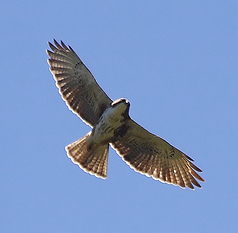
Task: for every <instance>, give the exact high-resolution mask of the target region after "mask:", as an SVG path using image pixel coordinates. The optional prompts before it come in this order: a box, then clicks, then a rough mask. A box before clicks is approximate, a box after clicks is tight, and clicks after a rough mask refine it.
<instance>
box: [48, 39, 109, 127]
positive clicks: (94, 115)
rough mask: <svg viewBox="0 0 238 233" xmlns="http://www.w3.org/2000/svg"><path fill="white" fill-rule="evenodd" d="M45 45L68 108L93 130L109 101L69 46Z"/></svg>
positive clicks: (56, 43)
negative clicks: (48, 48)
mask: <svg viewBox="0 0 238 233" xmlns="http://www.w3.org/2000/svg"><path fill="white" fill-rule="evenodd" d="M54 44H55V45H53V44H52V43H50V42H49V46H50V49H51V50H52V51H50V50H47V51H46V52H47V54H48V56H49V59H48V64H49V66H50V71H51V73H52V75H53V77H54V79H55V81H56V86H57V87H58V88H59V93H60V95H61V97H62V99H63V100H64V101H65V102H66V104H67V106H68V108H69V109H70V110H71V111H72V112H74V113H75V114H76V115H78V116H79V117H80V118H81V119H82V120H83V121H84V122H85V123H86V124H88V125H90V126H92V127H93V125H94V124H96V122H97V121H98V119H99V118H100V116H101V114H102V113H103V112H104V110H105V109H106V108H107V107H108V106H110V104H111V102H112V100H111V99H110V98H109V97H108V96H107V95H106V93H105V92H104V91H103V90H102V89H101V87H100V86H99V85H98V84H97V82H96V80H95V78H94V77H93V75H92V74H91V72H90V71H89V70H88V68H87V67H86V66H85V65H84V64H83V62H82V61H81V59H80V58H79V57H78V56H77V54H76V53H75V52H74V50H73V49H72V48H71V47H70V46H68V47H67V46H66V45H65V44H64V43H63V42H62V41H61V45H60V44H59V43H58V42H57V41H56V40H55V39H54Z"/></svg>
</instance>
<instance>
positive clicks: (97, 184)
mask: <svg viewBox="0 0 238 233" xmlns="http://www.w3.org/2000/svg"><path fill="white" fill-rule="evenodd" d="M237 12H238V2H237V1H229V0H228V1H209V0H208V1H179V2H178V1H134V2H128V1H124V0H122V1H49V2H47V3H44V4H43V3H41V2H39V1H18V2H15V3H14V4H13V3H12V2H11V1H3V2H2V3H1V14H0V41H1V45H0V59H1V62H0V68H1V72H2V73H1V81H2V82H1V91H0V105H1V114H0V122H1V130H0V137H1V141H0V146H1V163H0V219H1V224H0V231H1V232H4V233H8V232H9V233H10V232H17V233H18V232H19V233H22V232H24V233H25V232H35V233H36V232H40V233H42V232H67V233H74V232H99V233H100V232H102V233H105V232H113V233H117V232H120V233H121V232H137V233H142V232H143V233H144V232H150V233H154V232H164V231H166V232H167V233H170V232H183V233H187V232H193V233H196V232H199V233H200V232H237V230H238V227H237V223H235V222H234V220H235V218H236V216H237V209H238V203H237V194H238V187H237V184H236V176H237V175H238V172H237V164H238V143H237V139H238V124H237V119H238V92H237V89H238V78H237V77H238V68H237V67H238V66H237V64H238V57H237V54H238V43H237V41H238V26H237V23H238V14H237ZM52 38H55V39H57V40H63V41H64V42H65V43H66V44H67V45H68V44H69V45H70V46H72V47H73V49H74V50H75V51H76V52H77V54H78V55H79V56H80V57H81V58H82V60H83V61H84V63H85V64H86V65H87V67H88V68H89V69H90V70H91V72H92V73H93V74H94V76H95V78H96V79H97V81H98V83H99V84H100V85H101V86H102V88H103V89H104V90H105V92H106V93H107V94H108V95H109V96H110V97H111V98H112V99H117V98H120V97H125V98H127V99H129V100H130V102H131V108H130V115H131V117H132V118H133V119H134V120H136V121H137V122H138V123H140V124H141V125H142V126H143V127H145V128H146V129H148V130H149V131H151V132H153V133H154V134H157V135H159V136H160V137H162V138H164V139H165V140H167V141H168V142H170V143H171V144H173V145H174V146H176V147H177V148H179V149H181V150H182V151H184V152H185V153H186V154H188V155H189V156H190V157H192V158H193V159H194V160H195V164H196V165H197V166H198V167H200V168H201V169H202V170H203V173H202V176H203V177H204V178H205V180H206V182H205V183H202V186H203V188H202V189H196V190H194V191H191V190H189V189H181V188H179V187H175V186H173V185H167V184H163V183H161V182H159V181H155V180H153V179H151V178H147V177H146V176H143V175H140V174H139V173H135V172H134V171H133V170H132V169H130V167H129V166H128V165H126V164H125V163H124V162H123V161H122V160H121V158H120V157H119V156H118V155H117V154H116V153H115V152H114V151H113V150H112V149H111V150H110V155H109V165H108V178H107V179H106V180H101V179H98V178H95V177H94V176H91V175H89V174H87V173H85V172H83V171H82V170H81V169H79V168H78V167H77V166H76V165H74V164H73V163H72V162H71V161H70V159H69V158H68V157H67V156H66V152H65V149H64V147H65V146H66V145H68V144H69V143H71V142H73V141H75V140H77V139H78V138H80V137H82V136H84V135H85V134H86V133H87V132H88V131H89V130H90V128H89V127H88V126H87V125H85V124H84V123H83V122H82V121H81V120H80V119H79V118H78V117H77V116H76V115H75V114H73V113H72V112H70V111H69V110H68V108H67V106H66V105H65V103H64V102H63V100H62V99H61V97H60V95H59V93H58V90H57V88H56V86H55V82H54V80H53V78H52V75H51V73H50V72H49V69H48V64H47V62H46V60H47V55H46V53H45V50H46V49H48V45H47V41H52Z"/></svg>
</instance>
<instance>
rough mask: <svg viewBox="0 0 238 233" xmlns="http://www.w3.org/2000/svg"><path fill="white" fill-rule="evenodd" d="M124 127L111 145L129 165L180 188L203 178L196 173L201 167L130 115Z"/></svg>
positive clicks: (191, 186) (190, 185)
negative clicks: (124, 129) (123, 131)
mask: <svg viewBox="0 0 238 233" xmlns="http://www.w3.org/2000/svg"><path fill="white" fill-rule="evenodd" d="M127 127H128V129H127V131H126V133H125V135H124V136H122V137H117V138H116V139H114V141H113V142H112V143H111V145H112V147H113V148H114V149H115V150H116V151H117V152H118V154H119V155H120V156H122V158H123V160H125V161H126V163H127V164H129V166H130V167H131V168H133V169H134V170H135V171H137V172H140V173H142V174H145V175H146V176H152V177H153V178H154V179H158V180H160V181H162V182H166V183H171V184H174V185H179V186H181V187H183V188H185V187H186V186H187V187H189V188H191V189H194V186H193V185H196V186H197V187H201V185H200V184H199V183H198V182H197V180H196V179H198V180H200V181H204V179H203V178H202V177H201V176H199V175H198V174H197V173H196V171H198V172H201V170H200V169H199V168H198V167H196V166H195V165H194V164H193V163H192V162H191V161H193V160H192V159H191V158H190V157H188V156H187V155H185V154H184V153H182V152H181V151H180V150H178V149H176V148H175V147H173V146H172V145H170V144H169V143H168V142H166V141H165V140H163V139H162V138H159V137H157V136H156V135H154V134H151V133H150V132H148V131H147V130H145V129H144V128H142V127H141V126H140V125H138V124H137V123H136V122H134V121H133V120H131V119H130V120H128V122H127ZM195 178H196V179H195Z"/></svg>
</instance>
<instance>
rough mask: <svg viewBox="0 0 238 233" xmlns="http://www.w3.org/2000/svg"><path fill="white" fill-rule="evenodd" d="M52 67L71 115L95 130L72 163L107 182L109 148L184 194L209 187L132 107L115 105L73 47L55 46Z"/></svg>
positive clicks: (78, 144)
mask: <svg viewBox="0 0 238 233" xmlns="http://www.w3.org/2000/svg"><path fill="white" fill-rule="evenodd" d="M49 47H50V49H51V51H49V50H47V53H48V55H49V59H48V63H49V66H50V71H51V73H52V74H53V76H54V79H55V81H56V85H57V87H58V88H59V93H60V94H61V96H62V98H63V99H64V100H65V102H66V104H67V105H68V107H69V109H70V110H71V111H72V112H74V113H75V114H77V115H78V116H79V117H80V118H81V119H82V120H83V121H84V122H85V123H86V124H88V125H90V126H91V127H92V130H91V131H90V132H89V133H88V134H87V135H85V136H84V137H82V138H81V139H79V140H77V141H75V142H73V143H72V144H70V145H68V146H67V147H66V151H67V155H68V157H69V158H70V159H71V160H72V161H73V162H74V163H75V164H77V165H78V166H79V167H80V168H82V169H83V170H84V171H85V172H88V173H90V174H92V175H95V176H96V177H100V178H104V179H105V178H106V177H107V163H108V150H109V145H110V146H112V148H114V149H115V150H116V152H117V153H118V154H119V155H120V156H121V157H122V159H123V160H124V161H125V162H126V163H127V164H128V165H129V166H130V167H131V168H133V169H134V170H135V171H137V172H139V173H142V174H145V175H146V176H149V177H153V178H154V179H155V180H160V181H161V182H165V183H169V184H173V185H178V186H180V187H182V188H185V187H188V188H190V189H194V185H195V186H197V187H201V185H200V184H199V183H198V181H197V180H200V181H204V179H203V178H202V177H201V176H200V175H198V173H197V172H201V171H202V170H201V169H199V168H198V167H197V166H195V165H194V164H193V163H192V161H193V159H192V158H190V157H189V156H187V155H186V154H184V153H183V152H181V151H180V150H178V149H176V148H175V147H173V146H172V145H170V144H169V143H168V142H166V141H165V140H163V139H162V138H160V137H158V136H156V135H154V134H152V133H150V132H148V131H147V130H146V129H144V128H143V127H141V126H140V125H139V124H137V123H136V122H135V121H134V120H132V119H131V117H130V116H129V108H130V103H129V101H128V100H127V99H124V98H121V99H118V100H115V101H112V100H111V99H110V98H109V97H108V96H107V94H106V93H105V92H104V91H103V90H102V89H101V87H100V86H99V85H98V83H97V82H96V80H95V78H94V77H93V75H92V74H91V72H90V71H89V70H88V68H87V67H86V66H85V65H84V64H83V62H82V61H81V59H80V58H79V57H78V56H77V54H76V53H75V52H74V50H73V49H72V48H71V47H70V46H66V45H65V44H64V43H63V42H62V41H61V44H59V43H58V42H57V41H56V40H54V45H53V44H52V43H50V42H49Z"/></svg>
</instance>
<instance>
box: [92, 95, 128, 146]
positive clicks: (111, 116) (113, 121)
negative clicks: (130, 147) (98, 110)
mask: <svg viewBox="0 0 238 233" xmlns="http://www.w3.org/2000/svg"><path fill="white" fill-rule="evenodd" d="M113 103H114V102H113ZM113 103H112V106H111V107H109V108H107V109H106V110H105V111H104V112H103V114H102V116H101V117H100V119H99V121H98V123H97V124H96V125H95V126H94V127H93V130H92V133H91V135H90V142H89V145H88V147H89V148H93V146H97V145H103V144H108V143H111V142H112V141H113V138H114V137H115V135H116V136H119V134H120V135H121V136H122V134H123V132H122V131H121V129H123V128H125V127H126V126H125V124H126V120H127V119H128V118H129V116H128V114H125V112H128V110H129V102H128V101H127V100H125V99H119V101H118V102H117V104H116V105H115V104H114V105H113ZM120 132H121V133H120ZM124 133H125V132H124Z"/></svg>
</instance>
